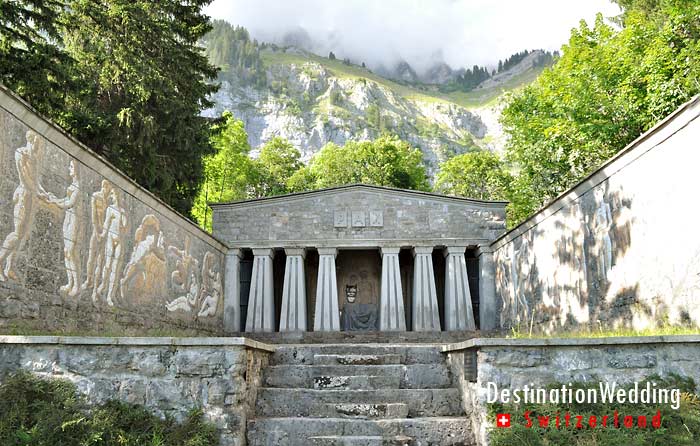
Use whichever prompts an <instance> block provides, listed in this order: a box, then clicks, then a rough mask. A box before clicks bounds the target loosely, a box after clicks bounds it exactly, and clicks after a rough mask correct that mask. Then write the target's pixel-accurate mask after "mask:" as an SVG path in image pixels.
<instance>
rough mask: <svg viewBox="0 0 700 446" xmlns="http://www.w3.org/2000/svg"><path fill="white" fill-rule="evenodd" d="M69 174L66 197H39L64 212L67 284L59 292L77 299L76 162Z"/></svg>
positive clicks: (79, 211)
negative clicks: (69, 181) (69, 180)
mask: <svg viewBox="0 0 700 446" xmlns="http://www.w3.org/2000/svg"><path fill="white" fill-rule="evenodd" d="M68 172H69V174H70V177H71V183H70V185H69V186H68V188H67V189H66V196H65V197H63V198H58V197H56V196H55V195H53V194H51V193H46V192H39V196H40V197H42V198H43V199H44V200H46V201H47V202H48V203H49V204H50V205H53V206H55V207H56V208H58V209H59V210H61V211H63V212H64V217H63V259H64V263H65V267H66V276H67V279H66V284H65V285H63V286H61V288H60V289H59V291H60V292H61V294H65V295H67V296H69V297H76V296H78V294H79V293H80V264H81V262H80V258H79V255H80V254H79V251H80V250H79V240H80V227H81V224H80V216H81V215H82V207H81V204H82V203H81V200H80V181H79V179H78V168H77V163H76V162H75V160H71V161H70V163H69V164H68Z"/></svg>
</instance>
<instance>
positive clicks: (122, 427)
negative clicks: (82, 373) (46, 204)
mask: <svg viewBox="0 0 700 446" xmlns="http://www.w3.org/2000/svg"><path fill="white" fill-rule="evenodd" d="M0 444H1V445H3V446H44V445H52V446H88V445H100V446H101V445H105V446H112V445H114V446H117V445H118V446H205V445H206V446H215V445H218V444H219V441H218V435H217V434H216V430H215V428H214V427H213V426H211V425H209V424H207V423H205V422H204V421H203V420H202V413H201V411H199V410H193V411H192V412H191V413H190V414H189V415H188V417H187V419H185V420H184V421H183V422H182V423H177V422H175V421H174V420H173V419H172V418H166V419H165V420H161V419H160V418H158V417H157V416H155V415H153V414H151V413H150V412H148V411H147V410H146V409H145V408H143V407H141V406H137V405H131V404H126V403H122V402H119V401H108V402H106V403H104V404H101V405H97V406H90V405H89V404H88V403H87V402H86V400H85V398H84V397H83V396H81V395H79V394H78V393H77V391H76V389H75V386H74V385H73V384H71V383H70V382H68V381H64V380H59V379H41V378H37V377H35V376H33V375H31V374H29V373H25V372H21V373H18V374H15V375H13V376H10V377H8V378H7V379H5V380H4V382H3V384H2V385H0Z"/></svg>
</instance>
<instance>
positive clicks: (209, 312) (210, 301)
mask: <svg viewBox="0 0 700 446" xmlns="http://www.w3.org/2000/svg"><path fill="white" fill-rule="evenodd" d="M222 289H223V287H222V285H221V274H220V273H219V271H217V270H216V257H215V256H214V254H213V253H211V252H209V251H207V253H206V254H204V259H203V260H202V291H201V293H200V296H201V297H200V300H201V306H200V309H199V313H197V317H209V316H214V315H216V309H217V308H218V306H219V299H220V298H221V294H222Z"/></svg>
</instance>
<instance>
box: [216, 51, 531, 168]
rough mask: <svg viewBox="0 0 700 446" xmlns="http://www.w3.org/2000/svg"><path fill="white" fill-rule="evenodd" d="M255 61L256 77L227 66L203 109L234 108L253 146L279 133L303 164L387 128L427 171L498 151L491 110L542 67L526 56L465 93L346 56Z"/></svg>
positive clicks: (289, 54) (293, 55)
mask: <svg viewBox="0 0 700 446" xmlns="http://www.w3.org/2000/svg"><path fill="white" fill-rule="evenodd" d="M259 59H260V60H259V62H258V63H257V64H258V65H257V68H256V69H257V75H256V79H255V80H251V79H246V76H236V75H232V73H231V72H232V71H233V68H230V67H225V68H224V72H223V73H222V76H221V82H222V85H221V89H220V90H219V92H218V93H217V94H216V95H215V96H214V98H213V99H214V102H215V106H214V107H213V108H212V109H210V110H208V111H207V112H206V114H207V115H208V116H217V115H219V114H220V113H222V112H223V111H225V110H230V111H231V112H233V114H234V115H235V116H236V117H237V118H239V119H241V120H243V121H244V123H245V127H246V131H247V132H248V137H249V142H250V145H251V147H253V148H257V147H259V146H260V145H262V144H263V143H264V142H265V141H267V140H269V139H271V138H272V137H274V136H282V137H284V138H286V139H288V140H289V141H290V142H292V143H293V144H294V145H295V146H296V147H298V148H299V150H300V151H301V153H302V157H303V159H304V160H305V161H308V159H310V158H311V156H312V155H313V154H314V153H316V152H317V151H318V150H320V148H321V147H323V146H324V145H325V144H326V143H328V142H333V143H336V144H339V145H342V144H344V143H345V142H346V141H348V140H363V139H372V138H375V137H377V136H379V135H380V134H381V133H383V132H392V133H395V134H397V135H398V136H399V137H400V138H402V139H404V140H406V141H409V142H410V143H411V144H413V145H414V146H416V147H418V148H420V149H421V150H422V151H423V153H424V158H425V161H426V165H427V167H428V170H429V172H430V173H431V174H432V173H434V172H435V170H436V168H437V166H438V164H439V162H441V161H444V160H445V159H447V158H449V157H451V156H454V155H455V154H459V153H464V152H466V151H469V150H473V149H475V148H488V149H492V150H498V147H496V145H495V144H494V142H498V141H500V139H499V138H500V136H499V135H500V129H499V128H498V124H497V119H493V115H494V113H493V112H491V111H489V108H488V107H492V106H493V105H494V104H495V101H494V100H495V99H496V98H497V97H498V96H499V95H500V94H501V93H502V92H503V91H504V90H510V89H513V88H517V87H518V86H519V85H521V81H520V80H521V79H522V82H527V81H530V80H531V79H533V78H534V77H536V75H537V74H539V71H541V69H535V68H533V67H532V61H529V62H528V63H529V64H530V65H529V68H528V67H527V66H524V65H523V66H520V65H518V66H517V67H513V68H514V69H515V68H518V70H519V71H518V72H517V73H514V74H513V75H512V76H502V77H503V79H504V80H503V81H498V80H497V81H494V82H492V83H491V84H490V85H487V86H485V87H484V88H481V89H477V90H474V91H472V92H468V93H461V92H455V93H449V94H443V93H440V92H439V91H438V88H437V87H436V86H426V85H419V86H420V88H418V86H412V85H410V84H403V83H401V84H400V83H397V82H394V81H391V80H389V79H386V78H383V77H381V76H379V75H377V74H375V73H372V72H371V71H370V70H368V69H366V68H362V67H360V66H357V65H353V64H350V63H348V62H347V61H346V62H343V61H340V60H331V59H328V58H323V57H319V56H317V55H314V54H311V53H308V52H305V51H302V50H299V49H296V48H286V49H280V48H276V47H274V46H273V47H270V46H265V47H264V48H263V49H261V50H260V52H259ZM523 62H525V61H523ZM501 74H503V75H505V74H506V73H499V76H500V75H501ZM480 114H485V115H486V116H487V117H488V119H486V120H484V119H482V118H481V116H480ZM485 121H487V122H488V125H487V124H486V123H485ZM254 154H255V152H254Z"/></svg>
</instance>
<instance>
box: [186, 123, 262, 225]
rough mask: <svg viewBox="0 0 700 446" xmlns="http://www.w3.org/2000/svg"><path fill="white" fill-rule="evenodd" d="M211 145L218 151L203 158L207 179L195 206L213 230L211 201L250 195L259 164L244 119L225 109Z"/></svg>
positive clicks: (198, 215)
mask: <svg viewBox="0 0 700 446" xmlns="http://www.w3.org/2000/svg"><path fill="white" fill-rule="evenodd" d="M211 144H212V146H213V147H214V150H215V153H214V154H213V155H209V156H206V157H205V158H204V160H203V163H204V181H203V183H202V186H201V187H200V189H199V193H198V194H197V197H196V198H195V202H194V207H193V209H192V214H193V216H194V217H195V219H196V220H197V222H198V223H199V225H200V226H202V227H203V228H205V229H207V230H209V231H211V212H210V211H209V206H208V205H207V203H208V202H225V201H234V200H242V199H245V198H248V196H249V194H250V190H251V187H250V185H252V184H255V183H257V182H258V178H257V177H258V172H257V169H256V166H255V163H254V162H253V160H251V159H250V158H249V157H248V153H249V152H250V146H249V145H248V135H247V134H246V132H245V129H244V127H243V122H242V121H239V120H237V119H236V118H234V116H233V115H232V114H231V113H229V112H225V113H224V114H223V116H222V117H221V122H220V123H219V124H217V125H216V126H215V127H214V135H213V136H212V139H211Z"/></svg>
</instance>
